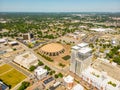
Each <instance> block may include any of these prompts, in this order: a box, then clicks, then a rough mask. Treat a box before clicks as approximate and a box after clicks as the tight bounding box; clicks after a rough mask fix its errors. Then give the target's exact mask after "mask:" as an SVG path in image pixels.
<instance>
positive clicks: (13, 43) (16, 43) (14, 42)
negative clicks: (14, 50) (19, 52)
mask: <svg viewBox="0 0 120 90" xmlns="http://www.w3.org/2000/svg"><path fill="white" fill-rule="evenodd" d="M8 44H9V45H10V46H15V45H19V43H18V42H17V41H12V42H8Z"/></svg>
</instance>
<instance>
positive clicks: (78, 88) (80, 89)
mask: <svg viewBox="0 0 120 90" xmlns="http://www.w3.org/2000/svg"><path fill="white" fill-rule="evenodd" d="M72 90H84V88H83V86H81V85H80V84H77V85H75V86H74V87H73V88H72Z"/></svg>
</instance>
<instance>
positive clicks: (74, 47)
mask: <svg viewBox="0 0 120 90" xmlns="http://www.w3.org/2000/svg"><path fill="white" fill-rule="evenodd" d="M72 49H75V50H78V49H80V47H78V46H73V47H72Z"/></svg>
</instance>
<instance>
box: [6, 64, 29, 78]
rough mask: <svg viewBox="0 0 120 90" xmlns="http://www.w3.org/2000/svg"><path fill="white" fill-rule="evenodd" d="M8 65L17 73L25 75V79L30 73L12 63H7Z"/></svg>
mask: <svg viewBox="0 0 120 90" xmlns="http://www.w3.org/2000/svg"><path fill="white" fill-rule="evenodd" d="M8 64H9V65H11V66H12V67H14V68H15V69H17V70H18V71H19V72H21V73H23V74H24V75H26V76H27V77H28V76H30V74H31V73H30V72H29V71H27V70H26V69H24V68H22V67H20V66H18V65H17V64H15V63H13V62H9V63H8Z"/></svg>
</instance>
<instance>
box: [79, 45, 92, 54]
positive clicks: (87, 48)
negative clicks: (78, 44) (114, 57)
mask: <svg viewBox="0 0 120 90" xmlns="http://www.w3.org/2000/svg"><path fill="white" fill-rule="evenodd" d="M90 51H92V49H91V48H89V47H84V48H81V49H80V50H79V51H78V52H79V53H82V54H85V53H88V52H90Z"/></svg>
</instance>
